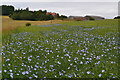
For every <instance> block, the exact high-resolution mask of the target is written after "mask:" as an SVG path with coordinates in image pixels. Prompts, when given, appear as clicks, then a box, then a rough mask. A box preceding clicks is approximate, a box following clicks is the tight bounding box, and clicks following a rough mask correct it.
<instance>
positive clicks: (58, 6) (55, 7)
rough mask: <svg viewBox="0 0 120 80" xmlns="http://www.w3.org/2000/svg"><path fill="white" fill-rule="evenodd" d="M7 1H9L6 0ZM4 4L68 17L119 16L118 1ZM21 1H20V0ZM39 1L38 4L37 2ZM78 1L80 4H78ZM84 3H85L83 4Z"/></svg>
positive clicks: (35, 0)
mask: <svg viewBox="0 0 120 80" xmlns="http://www.w3.org/2000/svg"><path fill="white" fill-rule="evenodd" d="M5 1H7V0H5ZM5 1H4V2H2V3H1V4H0V5H3V4H5V5H13V6H14V7H15V8H16V9H18V8H24V9H25V8H26V7H29V9H30V10H47V11H48V12H56V13H59V14H61V15H66V16H86V15H96V16H102V17H105V18H107V19H111V18H114V17H116V16H117V15H118V0H104V2H102V1H100V0H99V2H98V0H89V2H87V1H88V0H81V1H80V0H79V1H78V0H73V1H74V2H72V1H70V0H69V1H68V0H66V1H65V0H64V2H63V0H61V1H60V0H49V2H48V0H44V2H43V0H39V1H38V0H34V1H33V0H31V1H30V0H29V2H27V0H26V2H18V1H15V0H12V1H11V2H10V0H9V1H8V2H5ZM19 1H20V0H19ZM37 1H38V2H37ZM77 1H78V2H77ZM83 1H84V2H83Z"/></svg>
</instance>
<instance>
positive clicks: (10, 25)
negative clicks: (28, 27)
mask: <svg viewBox="0 0 120 80" xmlns="http://www.w3.org/2000/svg"><path fill="white" fill-rule="evenodd" d="M51 21H52V23H51ZM60 22H63V20H49V21H27V20H12V19H10V18H9V17H8V16H2V31H3V32H6V31H9V30H13V29H16V28H17V27H23V26H25V24H26V23H31V24H32V25H46V24H55V23H60ZM64 22H67V21H64Z"/></svg>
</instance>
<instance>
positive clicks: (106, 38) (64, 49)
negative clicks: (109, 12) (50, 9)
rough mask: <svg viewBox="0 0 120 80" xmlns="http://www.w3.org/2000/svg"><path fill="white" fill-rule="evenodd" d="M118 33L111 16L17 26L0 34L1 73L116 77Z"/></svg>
mask: <svg viewBox="0 0 120 80" xmlns="http://www.w3.org/2000/svg"><path fill="white" fill-rule="evenodd" d="M11 25H12V24H11ZM118 34H119V32H118V20H112V19H111V20H98V21H70V22H63V23H59V24H50V25H34V26H30V27H21V28H17V29H15V30H13V31H11V32H10V33H9V34H3V43H2V44H3V45H2V53H1V54H2V56H3V58H2V59H3V61H2V63H3V66H2V71H1V72H2V77H3V78H29V79H31V78H119V77H120V76H119V72H118V70H119V67H120V66H119V65H118V56H119V54H118V49H119V48H120V47H118Z"/></svg>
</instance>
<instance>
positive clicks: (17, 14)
mask: <svg viewBox="0 0 120 80" xmlns="http://www.w3.org/2000/svg"><path fill="white" fill-rule="evenodd" d="M46 12H47V11H46V10H44V11H42V10H39V11H29V9H28V8H26V9H25V10H16V11H14V13H12V14H11V15H10V18H12V19H14V20H34V21H42V20H52V19H54V18H53V16H52V15H46Z"/></svg>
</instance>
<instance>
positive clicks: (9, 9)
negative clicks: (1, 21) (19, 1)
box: [0, 5, 14, 15]
mask: <svg viewBox="0 0 120 80" xmlns="http://www.w3.org/2000/svg"><path fill="white" fill-rule="evenodd" d="M0 9H2V15H10V14H11V13H13V11H14V7H13V6H7V5H2V6H0Z"/></svg>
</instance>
